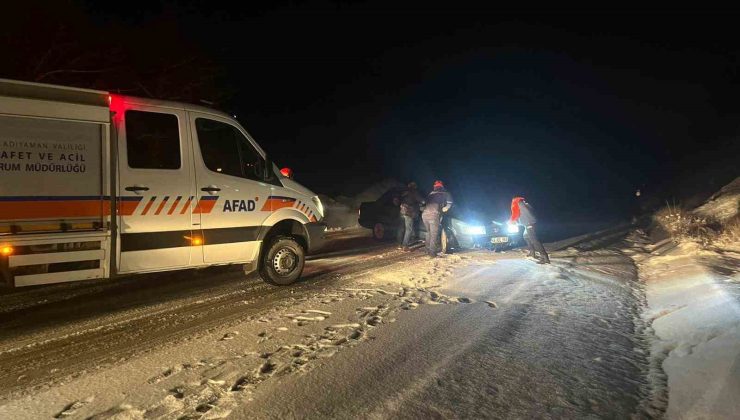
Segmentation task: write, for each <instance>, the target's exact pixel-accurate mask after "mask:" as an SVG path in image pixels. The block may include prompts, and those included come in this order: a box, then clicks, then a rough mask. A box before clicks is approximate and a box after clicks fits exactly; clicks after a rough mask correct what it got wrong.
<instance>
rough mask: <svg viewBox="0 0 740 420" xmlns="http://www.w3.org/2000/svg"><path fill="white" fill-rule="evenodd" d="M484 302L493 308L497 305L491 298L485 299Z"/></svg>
mask: <svg viewBox="0 0 740 420" xmlns="http://www.w3.org/2000/svg"><path fill="white" fill-rule="evenodd" d="M485 303H486V305H488V306H489V307H491V308H493V309H496V308H498V305H497V304H496V302H494V301H491V300H487V301H486V302H485Z"/></svg>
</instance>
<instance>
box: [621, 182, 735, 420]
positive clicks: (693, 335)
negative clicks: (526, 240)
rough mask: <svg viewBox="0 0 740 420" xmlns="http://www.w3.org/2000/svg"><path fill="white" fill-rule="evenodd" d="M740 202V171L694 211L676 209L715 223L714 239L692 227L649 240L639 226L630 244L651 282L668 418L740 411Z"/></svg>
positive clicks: (651, 317) (650, 310) (655, 352)
mask: <svg viewBox="0 0 740 420" xmlns="http://www.w3.org/2000/svg"><path fill="white" fill-rule="evenodd" d="M738 206H740V178H737V179H735V180H734V181H733V182H732V183H730V184H728V185H727V186H725V187H724V188H722V189H721V190H720V191H719V192H717V193H716V194H714V195H713V196H711V197H710V198H709V199H708V200H707V202H706V203H704V204H702V205H701V206H699V207H697V208H696V209H694V210H692V211H691V212H687V211H685V210H681V211H680V213H677V214H674V215H673V217H675V218H676V220H677V221H683V220H687V221H694V220H702V219H703V220H704V221H703V222H702V223H703V224H701V226H706V227H709V226H710V225H709V223H710V221H711V223H715V225H716V226H717V227H716V229H718V231H717V232H720V233H721V234H720V235H719V236H718V235H717V233H713V236H712V240H711V241H703V242H702V243H699V242H698V241H699V240H700V239H701V238H702V235H697V234H696V232H693V233H692V232H687V234H684V235H675V234H674V235H672V238H669V239H665V240H663V241H661V242H658V243H656V244H650V241H649V240H648V239H647V236H646V235H645V234H644V233H642V232H639V231H638V232H637V233H635V234H633V235H631V237H630V238H629V239H630V242H631V246H630V247H628V248H627V249H625V250H624V252H625V253H627V254H629V255H631V256H632V258H633V259H634V260H635V262H636V263H637V265H638V267H639V275H640V278H641V280H642V281H643V282H644V284H645V295H646V300H647V309H646V311H645V312H644V315H643V317H644V318H645V321H646V323H647V324H649V325H651V328H652V329H653V331H654V334H655V342H654V345H653V349H652V357H653V359H654V362H655V363H656V364H658V365H661V366H662V368H663V371H664V372H665V374H666V375H667V385H668V390H669V391H668V408H667V411H666V414H667V417H668V418H728V419H729V418H737V415H738V413H740V399H738V398H737V397H738V396H739V395H740V299H738V297H740V274H739V272H740V248H738V237H737V235H736V233H734V232H736V230H737V225H738V222H737V221H738ZM678 219H681V220H678ZM659 222H660V223H661V225H662V226H663V227H664V228H665V227H666V223H664V221H663V222H661V221H660V220H659ZM669 227H670V226H669ZM712 229H715V228H714V227H712ZM668 230H669V231H670V229H668ZM674 233H675V232H674ZM705 236H706V235H705Z"/></svg>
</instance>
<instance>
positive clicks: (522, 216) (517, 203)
mask: <svg viewBox="0 0 740 420" xmlns="http://www.w3.org/2000/svg"><path fill="white" fill-rule="evenodd" d="M510 222H511V223H519V224H520V225H522V226H524V240H525V241H526V242H527V245H528V246H529V254H528V255H527V256H528V257H534V258H537V252H539V253H540V256H539V258H538V261H537V262H538V263H540V264H550V256H549V255H547V251H546V250H545V247H544V246H543V245H542V242H540V240H539V239H538V238H537V230H536V228H535V226H536V225H537V218H536V217H535V215H534V210H533V209H532V206H530V205H529V203H527V202H526V201H525V200H524V198H523V197H514V199H513V200H511V220H510Z"/></svg>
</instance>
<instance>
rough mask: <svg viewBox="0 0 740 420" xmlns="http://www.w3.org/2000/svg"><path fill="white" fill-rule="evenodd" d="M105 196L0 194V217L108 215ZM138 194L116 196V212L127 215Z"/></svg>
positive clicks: (56, 217)
mask: <svg viewBox="0 0 740 420" xmlns="http://www.w3.org/2000/svg"><path fill="white" fill-rule="evenodd" d="M110 200H111V198H110V197H106V196H94V197H89V196H52V197H48V196H28V197H0V220H28V219H65V218H84V217H96V218H97V217H100V216H110V214H111V209H110V205H111V201H110ZM141 200H142V197H118V208H117V213H118V214H119V215H122V216H131V215H132V214H134V212H135V211H136V208H137V207H138V206H139V203H140V202H141Z"/></svg>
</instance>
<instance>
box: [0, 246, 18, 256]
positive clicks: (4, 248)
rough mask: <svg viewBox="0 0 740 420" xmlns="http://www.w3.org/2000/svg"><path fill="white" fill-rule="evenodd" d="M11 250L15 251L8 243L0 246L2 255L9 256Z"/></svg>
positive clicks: (11, 252)
mask: <svg viewBox="0 0 740 420" xmlns="http://www.w3.org/2000/svg"><path fill="white" fill-rule="evenodd" d="M13 252H15V249H13V247H12V246H10V245H4V246H2V247H0V255H2V256H3V257H9V256H11V255H13Z"/></svg>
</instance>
